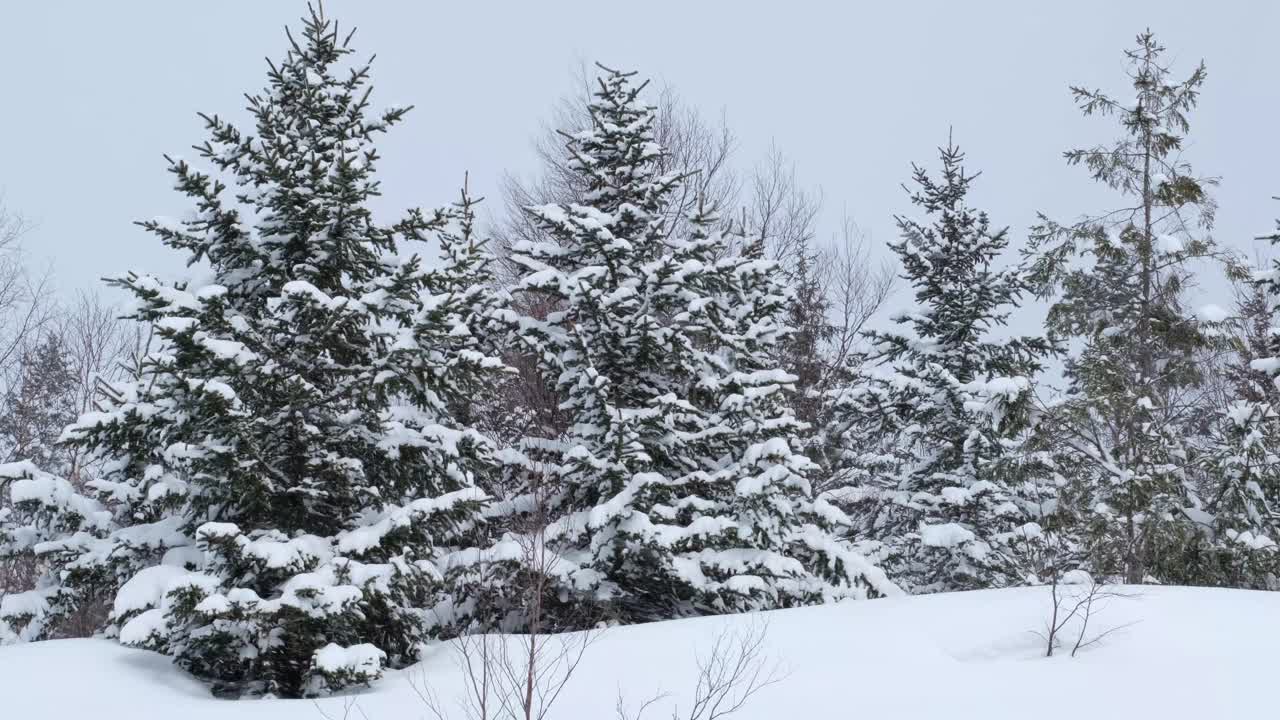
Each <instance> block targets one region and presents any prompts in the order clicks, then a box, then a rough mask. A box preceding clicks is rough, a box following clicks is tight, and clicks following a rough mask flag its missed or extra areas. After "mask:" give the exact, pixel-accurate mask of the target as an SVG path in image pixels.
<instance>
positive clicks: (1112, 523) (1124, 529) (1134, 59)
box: [1029, 32, 1215, 583]
mask: <svg viewBox="0 0 1280 720" xmlns="http://www.w3.org/2000/svg"><path fill="white" fill-rule="evenodd" d="M1163 53H1164V48H1163V47H1162V46H1160V44H1159V43H1158V42H1157V41H1156V39H1155V37H1154V36H1153V35H1152V34H1151V33H1150V32H1144V33H1143V34H1141V35H1139V36H1138V39H1137V47H1136V48H1134V49H1132V50H1128V51H1126V53H1125V55H1126V57H1127V58H1128V60H1129V64H1130V69H1129V71H1128V75H1129V78H1130V80H1131V82H1132V88H1133V90H1132V92H1133V95H1132V98H1131V99H1128V96H1126V97H1125V98H1120V99H1117V98H1113V97H1111V96H1109V95H1106V94H1104V93H1102V92H1101V91H1094V90H1086V89H1082V88H1073V89H1072V92H1073V94H1074V95H1075V98H1076V102H1077V104H1078V105H1079V106H1080V108H1081V110H1082V111H1083V113H1084V114H1085V115H1095V114H1096V115H1102V116H1107V117H1114V118H1115V119H1116V120H1118V122H1119V125H1120V128H1121V130H1122V134H1121V136H1120V138H1119V139H1117V140H1116V141H1114V142H1112V143H1110V144H1103V145H1099V146H1096V147H1090V148H1084V149H1078V150H1071V151H1069V152H1067V153H1066V159H1067V161H1068V163H1069V164H1071V165H1083V166H1084V167H1085V168H1086V169H1087V170H1088V171H1089V173H1090V175H1091V176H1092V177H1093V179H1094V180H1096V181H1098V182H1100V183H1102V184H1104V185H1105V186H1107V187H1108V188H1110V189H1112V190H1114V191H1116V192H1118V193H1119V194H1120V195H1122V196H1124V197H1125V198H1126V199H1127V200H1129V202H1126V203H1124V205H1125V207H1124V208H1123V209H1120V210H1116V211H1113V212H1108V213H1104V214H1100V215H1095V216H1091V217H1086V218H1084V219H1083V220H1080V221H1078V222H1076V223H1073V224H1070V225H1065V226H1064V225H1061V224H1059V223H1056V222H1053V221H1051V220H1049V219H1048V218H1045V217H1043V216H1042V217H1041V221H1040V223H1039V225H1038V226H1037V227H1036V228H1035V229H1034V231H1033V235H1032V238H1031V243H1030V249H1029V252H1031V253H1033V254H1035V256H1036V257H1037V260H1036V278H1037V281H1038V284H1039V286H1040V291H1041V293H1042V295H1043V296H1044V297H1046V298H1050V299H1052V302H1053V305H1052V307H1051V309H1050V312H1049V316H1048V320H1047V324H1048V328H1049V331H1050V334H1051V336H1054V337H1057V338H1061V339H1064V340H1068V339H1071V340H1076V341H1078V342H1080V343H1082V344H1083V347H1082V348H1081V349H1080V350H1079V351H1078V352H1076V353H1074V354H1073V355H1071V356H1070V357H1069V358H1068V359H1067V360H1066V376H1067V379H1068V380H1069V387H1068V389H1067V395H1066V397H1065V398H1064V399H1063V400H1062V402H1060V403H1058V404H1057V405H1056V407H1055V410H1054V412H1053V413H1052V416H1051V419H1050V422H1051V423H1052V424H1053V427H1052V431H1051V432H1052V435H1053V436H1054V437H1056V438H1058V440H1059V441H1060V442H1061V443H1062V447H1061V449H1062V451H1063V452H1064V453H1066V454H1067V455H1069V456H1070V457H1071V460H1070V462H1071V464H1072V465H1074V466H1076V467H1077V468H1078V469H1079V470H1080V471H1081V472H1079V473H1078V478H1079V483H1081V484H1082V486H1081V487H1077V488H1074V489H1073V490H1072V495H1073V496H1074V497H1076V498H1078V500H1079V503H1078V504H1077V506H1075V507H1069V508H1068V507H1064V508H1062V510H1063V511H1064V512H1069V513H1073V514H1074V515H1075V517H1076V518H1077V520H1078V525H1079V530H1080V531H1081V532H1082V533H1083V535H1084V538H1083V539H1084V542H1085V546H1086V548H1087V551H1088V554H1089V557H1090V559H1091V563H1092V567H1091V568H1090V569H1091V570H1092V571H1094V572H1095V574H1099V575H1102V576H1106V577H1114V578H1119V579H1121V580H1123V581H1125V582H1130V583H1140V582H1144V581H1146V580H1148V579H1150V578H1153V577H1154V578H1156V579H1159V580H1163V581H1183V582H1197V581H1198V580H1197V579H1196V578H1188V577H1184V576H1183V573H1182V569H1181V568H1183V567H1186V566H1187V563H1186V562H1184V560H1185V556H1186V554H1187V553H1188V552H1189V551H1191V552H1194V551H1192V550H1190V548H1191V546H1193V545H1194V544H1195V543H1197V542H1198V541H1199V540H1198V533H1197V532H1196V530H1195V528H1194V525H1193V523H1191V522H1190V520H1189V518H1188V517H1187V516H1186V513H1185V508H1187V507H1190V506H1191V504H1192V502H1191V499H1190V498H1189V497H1188V487H1189V483H1188V479H1189V476H1188V473H1187V469H1188V466H1189V464H1190V462H1191V453H1190V450H1191V445H1190V443H1189V442H1188V438H1189V437H1193V436H1194V435H1195V429H1194V428H1193V427H1192V425H1193V424H1194V423H1193V421H1194V420H1195V419H1196V417H1197V416H1198V414H1199V408H1198V403H1197V402H1196V394H1197V391H1198V388H1199V386H1200V385H1201V382H1202V377H1201V363H1200V360H1201V353H1202V352H1203V351H1204V350H1205V349H1206V348H1207V347H1208V343H1209V338H1208V337H1207V336H1206V334H1205V332H1204V328H1203V323H1202V321H1201V320H1200V319H1199V318H1197V317H1196V316H1195V315H1194V314H1193V313H1190V312H1188V311H1187V309H1186V308H1185V307H1184V305H1183V294H1184V289H1185V288H1186V287H1187V285H1188V283H1189V282H1190V279H1191V278H1190V269H1189V263H1191V262H1192V261H1193V260H1195V259H1197V258H1203V257H1207V256H1211V255H1213V254H1214V253H1215V248H1214V246H1213V244H1212V242H1211V240H1210V239H1209V238H1208V237H1207V235H1206V234H1205V233H1204V231H1207V230H1208V228H1209V227H1210V226H1211V225H1212V222H1213V210H1214V206H1213V202H1212V200H1211V199H1210V197H1209V196H1208V194H1207V190H1206V189H1207V187H1208V186H1209V185H1211V184H1212V180H1210V179H1205V178H1200V177H1197V176H1196V175H1195V174H1193V172H1192V169H1191V167H1190V166H1189V165H1187V164H1186V163H1185V162H1184V161H1183V160H1182V152H1181V151H1182V149H1183V147H1184V144H1185V136H1186V134H1187V132H1188V130H1189V124H1188V122H1187V117H1186V116H1187V113H1188V112H1189V111H1190V110H1191V109H1193V108H1194V107H1195V105H1196V102H1197V99H1198V97H1199V93H1200V87H1201V85H1202V84H1203V82H1204V79H1205V69H1204V65H1203V64H1201V65H1199V66H1198V67H1197V68H1196V69H1195V71H1194V72H1193V73H1192V74H1191V75H1190V76H1189V77H1188V78H1187V79H1186V80H1182V81H1174V80H1173V79H1172V78H1171V75H1170V71H1169V68H1168V67H1167V66H1166V65H1164V64H1163V60H1162V56H1163Z"/></svg>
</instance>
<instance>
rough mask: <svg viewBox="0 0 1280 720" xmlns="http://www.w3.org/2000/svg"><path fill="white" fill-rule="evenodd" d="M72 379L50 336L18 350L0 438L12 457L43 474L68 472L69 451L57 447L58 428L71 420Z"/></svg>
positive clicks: (73, 411)
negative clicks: (18, 356)
mask: <svg viewBox="0 0 1280 720" xmlns="http://www.w3.org/2000/svg"><path fill="white" fill-rule="evenodd" d="M78 389H79V388H78V382H77V379H76V376H75V373H74V372H73V371H72V368H71V361H70V357H69V356H68V353H67V350H66V347H65V346H64V345H63V343H62V340H61V339H60V338H59V337H58V336H57V335H56V334H50V335H47V336H45V337H42V338H40V339H39V340H38V341H37V342H36V343H35V344H33V345H32V346H31V347H28V348H25V349H23V351H22V356H21V358H20V359H19V362H18V377H17V378H16V381H15V382H14V383H13V384H12V385H11V386H10V387H9V389H8V392H7V393H6V394H5V398H4V412H3V414H0V442H3V445H4V448H5V451H4V452H5V455H7V456H8V457H9V458H10V459H12V460H29V461H31V462H32V463H34V464H35V466H36V467H39V468H41V469H43V470H44V471H46V472H51V473H54V474H60V475H65V474H69V473H71V472H72V471H73V470H74V468H72V467H71V461H70V455H69V453H67V452H66V450H65V449H63V448H60V447H58V438H59V436H61V435H62V429H63V428H65V427H66V426H67V425H69V424H70V423H71V422H72V421H73V420H75V419H76V415H77V411H78V408H77V407H76V403H75V397H76V392H77V390H78Z"/></svg>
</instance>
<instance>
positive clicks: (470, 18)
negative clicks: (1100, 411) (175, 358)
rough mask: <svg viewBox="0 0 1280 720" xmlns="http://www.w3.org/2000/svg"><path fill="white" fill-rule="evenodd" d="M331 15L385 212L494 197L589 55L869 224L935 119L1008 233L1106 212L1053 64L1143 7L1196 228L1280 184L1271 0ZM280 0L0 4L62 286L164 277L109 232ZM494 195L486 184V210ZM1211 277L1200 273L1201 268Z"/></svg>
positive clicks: (1131, 28)
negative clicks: (1182, 102)
mask: <svg viewBox="0 0 1280 720" xmlns="http://www.w3.org/2000/svg"><path fill="white" fill-rule="evenodd" d="M326 7H327V8H328V10H329V14H330V15H331V16H334V17H336V18H338V19H339V20H340V21H341V22H342V23H343V25H344V26H347V27H350V26H351V25H353V24H354V25H358V26H359V32H358V33H357V35H356V41H355V43H354V44H355V46H356V47H357V49H358V50H360V51H361V52H362V53H374V52H376V53H377V55H378V58H377V60H376V62H375V64H374V70H373V76H374V81H375V96H374V102H375V105H382V104H391V103H412V104H415V105H416V106H417V109H416V110H415V111H414V112H413V113H412V114H411V115H410V116H409V118H408V119H407V121H406V122H405V123H403V124H402V125H401V126H400V127H399V128H398V129H396V130H395V131H393V134H392V135H391V136H390V137H387V138H386V140H385V141H383V142H382V144H381V148H382V152H383V155H384V161H383V164H382V170H383V174H382V177H383V180H384V191H385V195H386V197H385V200H384V202H383V203H382V205H383V207H385V208H391V207H405V206H410V205H422V206H438V205H442V204H445V203H447V202H449V201H450V200H452V199H453V197H454V195H455V192H456V188H457V187H458V184H459V182H460V181H461V178H462V175H463V173H464V171H469V172H470V174H471V178H472V183H473V187H476V188H478V189H479V190H480V191H481V192H483V193H487V194H489V195H490V196H491V197H492V196H493V195H494V194H495V192H494V191H495V190H496V187H497V184H498V182H499V181H500V178H501V177H502V174H503V173H504V172H514V173H517V174H520V173H527V172H529V170H530V169H531V167H532V159H533V155H532V152H531V149H530V137H531V135H533V134H534V133H535V132H536V131H537V129H538V127H539V124H540V123H541V122H542V121H543V120H544V119H546V118H547V116H548V115H549V112H550V109H551V106H552V105H553V104H554V102H555V101H556V99H557V97H559V96H561V95H563V94H564V93H566V92H567V91H568V90H569V89H570V87H571V85H572V76H573V71H574V68H575V67H576V66H577V65H578V64H579V63H580V62H582V61H584V60H585V61H595V60H598V61H600V62H603V63H605V64H607V65H610V66H613V67H619V68H630V69H636V70H639V71H640V72H641V73H643V74H645V75H647V76H650V77H653V78H654V79H655V80H656V81H657V82H659V83H665V84H669V85H671V86H673V87H675V88H676V89H677V90H678V91H679V92H680V93H681V95H682V96H683V97H684V98H685V99H686V100H688V101H689V102H691V103H692V104H695V105H696V106H698V107H700V108H702V109H703V110H704V111H705V112H706V113H707V114H708V115H710V116H716V115H718V114H719V113H720V112H721V111H722V110H723V111H724V112H725V113H726V115H727V119H728V122H729V124H730V126H731V127H732V128H733V130H734V131H735V133H736V134H737V135H738V137H739V139H740V141H741V147H740V151H739V155H738V159H739V162H741V163H742V164H749V163H751V162H752V161H754V160H755V159H756V158H758V157H759V156H760V155H761V154H762V153H763V152H764V151H765V150H766V148H767V147H768V145H769V144H770V142H776V143H777V145H778V146H779V147H780V148H781V149H782V150H783V151H784V152H785V153H786V154H787V155H788V156H789V157H790V158H791V159H792V160H793V161H794V163H795V165H796V169H797V173H798V175H799V177H800V179H801V181H802V182H803V183H805V184H807V185H810V186H814V187H818V186H820V187H821V188H822V190H823V194H824V197H825V199H826V208H827V210H826V216H825V218H824V220H825V221H826V223H827V226H828V227H829V228H832V229H834V228H835V227H836V226H837V221H838V218H839V215H840V214H841V212H848V214H850V215H851V216H852V217H853V218H854V219H855V220H856V221H857V222H858V223H859V224H860V226H861V227H862V228H864V229H865V230H866V231H868V232H869V233H870V234H871V235H872V237H873V239H874V241H875V242H877V243H882V242H883V241H885V240H887V239H891V238H892V237H893V236H894V229H893V223H892V216H893V214H894V213H899V212H904V211H909V210H910V208H909V207H908V203H907V200H906V196H905V193H904V192H903V191H902V189H901V187H900V184H901V183H902V182H904V181H906V180H907V179H908V177H909V163H910V162H911V161H912V160H916V161H926V162H931V161H933V159H934V155H935V150H934V148H935V147H936V146H937V145H938V144H939V143H942V142H945V140H946V136H947V130H948V127H949V126H953V127H954V129H955V136H956V138H957V140H958V141H959V142H960V144H961V145H962V146H963V147H964V148H965V150H966V151H967V152H968V155H969V161H970V166H971V168H972V169H981V170H982V171H983V176H982V178H981V180H979V182H978V184H977V187H976V190H975V196H974V199H975V201H976V202H977V203H978V204H980V205H981V206H983V207H985V208H986V209H988V210H989V211H990V213H991V216H992V219H993V221H994V222H995V223H997V224H999V225H1005V224H1007V225H1010V226H1011V231H1012V233H1013V234H1014V236H1015V238H1016V239H1017V240H1016V241H1017V242H1020V241H1021V238H1022V237H1024V236H1025V232H1026V228H1027V227H1028V225H1030V224H1031V222H1032V221H1033V220H1034V214H1035V212H1036V211H1037V210H1043V211H1045V212H1047V213H1049V214H1051V215H1053V216H1055V217H1057V218H1060V219H1064V220H1067V219H1071V218H1073V217H1075V216H1077V215H1079V214H1081V213H1084V212H1094V211H1098V210H1102V209H1107V208H1109V207H1112V206H1114V205H1115V198H1114V197H1113V196H1111V195H1109V194H1108V193H1106V192H1104V191H1101V190H1099V189H1098V188H1097V187H1096V186H1094V185H1093V184H1092V183H1091V182H1090V181H1089V180H1088V178H1087V177H1086V176H1085V174H1084V172H1083V171H1081V170H1080V169H1078V168H1075V169H1072V168H1067V167H1065V166H1064V164H1063V162H1062V159H1061V153H1062V151H1063V150H1064V149H1066V148H1068V147H1070V146H1073V145H1077V144H1085V143H1089V142H1093V141H1097V140H1100V139H1104V138H1107V137H1110V136H1111V135H1112V134H1113V131H1112V128H1111V127H1110V126H1109V124H1108V122H1107V121H1105V120H1099V119H1096V118H1089V119H1085V118H1082V117H1081V116H1080V115H1079V113H1078V112H1077V111H1076V110H1075V109H1074V106H1073V104H1072V102H1071V98H1070V95H1069V93H1068V91H1067V85H1068V84H1069V83H1075V84H1082V85H1087V86H1091V87H1101V88H1103V89H1106V90H1109V91H1113V92H1115V93H1116V94H1118V95H1120V96H1126V94H1131V93H1130V92H1129V90H1128V89H1127V88H1126V87H1125V86H1124V77H1123V75H1122V70H1123V62H1122V55H1121V51H1122V50H1123V49H1124V48H1126V47H1129V46H1130V45H1131V44H1132V41H1133V37H1134V35H1135V34H1136V33H1138V32H1139V31H1140V30H1142V29H1143V28H1144V27H1147V26H1150V27H1151V28H1152V29H1153V30H1154V31H1156V33H1157V35H1158V37H1159V39H1160V40H1161V41H1163V42H1164V44H1165V45H1166V46H1168V47H1169V49H1170V57H1171V59H1172V60H1173V62H1174V64H1175V70H1176V72H1177V74H1178V75H1179V76H1183V75H1185V74H1186V73H1189V72H1190V71H1191V70H1192V69H1193V67H1194V64H1195V62H1196V61H1198V60H1199V59H1200V58H1204V59H1205V60H1206V61H1207V63H1208V67H1209V80H1208V84H1207V86H1206V89H1205V92H1204V94H1203V97H1202V103H1201V108H1200V109H1199V110H1198V111H1197V112H1196V113H1195V114H1194V116H1193V117H1192V123H1193V132H1192V143H1191V146H1190V148H1189V150H1188V152H1187V155H1186V156H1187V158H1188V159H1189V160H1190V161H1191V162H1192V163H1193V165H1194V166H1195V167H1196V168H1197V169H1198V170H1199V171H1200V172H1202V173H1207V174H1214V175H1219V176H1221V177H1222V186H1221V188H1220V189H1219V190H1218V192H1217V196H1218V199H1219V201H1220V205H1221V208H1220V213H1219V223H1218V227H1217V229H1216V232H1215V235H1216V237H1217V239H1218V240H1219V241H1220V242H1222V243H1224V244H1230V245H1234V246H1237V247H1240V248H1242V249H1246V250H1248V249H1251V248H1252V247H1253V246H1254V243H1253V242H1252V241H1251V238H1252V237H1253V236H1254V235H1256V234H1258V233H1259V232H1262V231H1266V230H1269V229H1270V228H1271V227H1272V226H1273V222H1274V221H1273V218H1274V217H1276V215H1277V213H1280V203H1276V202H1275V201H1273V200H1271V196H1272V195H1276V194H1280V177H1277V175H1276V173H1275V169H1276V168H1277V167H1280V162H1277V161H1278V160H1280V137H1277V133H1276V131H1275V126H1276V117H1277V110H1278V109H1280V97H1278V96H1280V83H1278V82H1277V81H1276V72H1277V68H1280V43H1276V42H1275V41H1274V33H1275V28H1276V27H1277V26H1280V23H1278V22H1277V21H1278V20H1280V9H1278V8H1280V4H1277V3H1272V2H1268V1H1264V0H1258V1H1257V2H1245V1H1240V2H1217V3H1207V2H1203V1H1196V2H1181V1H1171V0H1164V1H1162V2H1114V1H1112V2H1101V1H1099V2H1087V1H1083V0H1074V1H1073V2H1055V3H1041V2H1034V3H1033V2H1014V1H1010V2H945V1H939V2H922V1H919V0H916V1H914V2H825V3H819V2H796V1H791V2H771V3H748V2H724V3H711V2H690V1H689V0H685V2H658V1H650V2H633V3H604V2H584V3H574V4H570V3H550V2H511V3H485V2H452V3H443V2H376V3H374V2H355V1H354V0H330V1H329V2H328V3H327V4H326ZM304 11H305V4H304V2H303V1H302V0H287V1H286V0H272V1H271V2H264V1H262V0H220V1H219V2H188V1H181V2H179V1H177V0H147V1H140V0H129V1H127V2H126V1H119V2H97V1H90V0H83V1H81V2H67V1H59V0H40V1H38V2H37V1H34V0H32V1H27V2H23V1H21V0H4V1H3V2H2V3H0V34H2V36H0V67H3V68H5V83H4V93H5V107H4V111H3V112H0V189H2V190H3V192H4V195H5V201H6V203H7V205H8V206H9V207H10V209H12V210H15V211H20V212H22V213H23V214H25V215H26V216H28V217H29V218H30V219H31V220H33V221H35V222H36V223H37V227H36V228H35V229H34V230H33V231H32V232H31V233H30V234H29V235H28V236H27V240H26V244H27V247H28V248H29V250H30V252H31V253H32V256H33V258H34V259H36V260H37V261H38V262H42V263H45V262H47V263H52V264H53V269H54V272H55V276H56V278H57V285H58V288H59V291H60V292H63V293H67V292H71V291H73V290H74V289H76V288H80V287H87V286H91V285H94V284H95V283H96V282H97V278H99V277H100V276H103V275H108V274H115V273H121V272H123V271H125V270H128V269H137V270H145V271H149V272H162V273H176V272H180V271H181V269H182V268H181V263H180V258H177V257H176V256H174V255H173V254H172V253H171V252H169V251H168V250H167V249H166V248H164V247H162V246H161V245H159V244H158V242H157V241H156V240H155V239H154V238H152V237H150V236H149V235H147V234H146V233H144V232H142V231H141V230H140V229H138V228H135V227H133V226H132V225H131V221H132V220H136V219H142V218H150V217H152V216H156V215H181V214H182V213H183V211H184V210H186V209H187V207H188V205H187V204H186V203H185V201H184V199H183V198H181V197H180V196H178V195H177V194H176V193H174V192H172V191H171V189H170V179H169V176H168V174H167V173H166V172H165V171H164V169H165V163H164V160H163V158H162V157H161V155H162V153H177V154H184V153H186V154H188V155H190V154H191V153H190V152H189V151H188V148H189V146H190V145H191V144H192V143H195V142H198V141H200V140H202V139H203V135H202V132H201V126H200V122H199V120H198V118H197V117H196V112H197V111H203V112H208V113H214V112H216V113H220V114H223V115H229V116H232V117H243V116H244V113H243V110H242V108H243V105H244V101H243V98H242V94H243V93H245V92H249V91H255V92H256V91H257V90H258V89H260V88H261V87H262V86H263V84H264V81H265V75H264V70H265V63H264V57H267V56H270V57H272V58H278V57H281V56H282V55H283V52H284V48H285V38H284V33H283V27H284V26H285V25H286V24H289V23H294V24H296V21H297V18H298V17H299V16H300V15H301V14H302V13H303V12H304ZM493 204H494V205H495V206H496V204H497V203H496V202H495V203H493ZM1208 287H1209V292H1210V294H1213V293H1216V292H1219V291H1220V289H1221V285H1220V284H1215V283H1212V282H1210V283H1208Z"/></svg>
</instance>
